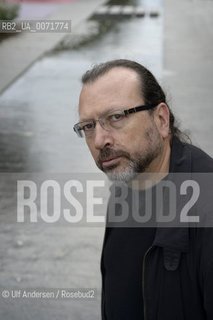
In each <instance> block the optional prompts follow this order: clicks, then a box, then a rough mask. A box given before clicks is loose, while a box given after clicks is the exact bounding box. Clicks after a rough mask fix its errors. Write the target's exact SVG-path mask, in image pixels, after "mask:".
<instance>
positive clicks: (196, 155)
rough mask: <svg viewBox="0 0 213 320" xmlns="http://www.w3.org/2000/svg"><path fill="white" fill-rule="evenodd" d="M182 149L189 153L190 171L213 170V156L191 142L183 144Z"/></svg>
mask: <svg viewBox="0 0 213 320" xmlns="http://www.w3.org/2000/svg"><path fill="white" fill-rule="evenodd" d="M184 149H188V151H190V153H191V169H192V172H213V158H211V157H210V155H208V154H207V153H206V152H204V151H203V150H201V149H200V148H198V147H196V146H194V145H191V144H184Z"/></svg>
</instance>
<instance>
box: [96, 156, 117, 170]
mask: <svg viewBox="0 0 213 320" xmlns="http://www.w3.org/2000/svg"><path fill="white" fill-rule="evenodd" d="M120 159H121V156H116V157H110V158H108V159H104V160H102V161H101V164H102V166H103V167H105V168H106V167H112V166H115V165H116V164H118V163H119V161H120Z"/></svg>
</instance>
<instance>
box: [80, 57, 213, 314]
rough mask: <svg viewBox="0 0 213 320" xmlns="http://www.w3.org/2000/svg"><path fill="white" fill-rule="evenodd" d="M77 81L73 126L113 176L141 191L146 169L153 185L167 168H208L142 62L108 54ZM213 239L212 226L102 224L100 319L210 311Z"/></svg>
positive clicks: (212, 162) (212, 167)
mask: <svg viewBox="0 0 213 320" xmlns="http://www.w3.org/2000/svg"><path fill="white" fill-rule="evenodd" d="M82 82H83V88H82V91H81V94H80V100H79V115H80V122H79V123H78V124H76V125H75V126H74V130H75V131H76V133H77V134H78V135H79V136H82V137H85V139H86V143H87V145H88V147H89V149H90V152H91V154H92V156H93V158H94V160H95V162H96V164H97V166H98V167H99V168H100V169H101V170H102V171H103V172H105V173H106V174H107V176H108V177H109V178H110V179H111V180H113V181H122V182H124V183H125V184H127V186H129V185H130V183H131V181H133V180H134V179H137V181H138V182H139V188H140V189H141V190H142V194H143V190H144V188H145V182H146V181H145V180H146V178H144V174H146V177H148V178H149V179H151V181H152V187H153V189H155V187H156V186H157V185H158V184H159V183H161V182H162V181H163V180H164V178H165V179H166V177H167V176H168V174H170V173H180V172H183V173H192V172H209V173H211V172H213V160H212V159H211V158H210V157H209V156H208V155H207V154H205V153H204V152H203V151H201V150H200V149H198V148H196V147H194V146H192V145H189V144H187V143H186V142H183V140H184V136H183V134H182V133H181V132H180V131H179V130H178V128H177V127H176V126H175V121H174V116H173V114H172V112H171V110H170V108H169V107H168V104H167V102H166V97H165V94H164V92H163V90H162V89H161V87H160V85H159V84H158V82H157V81H156V79H155V78H154V76H153V75H152V74H151V73H150V72H149V71H148V70H147V69H146V68H144V67H143V66H142V65H140V64H138V63H136V62H134V61H129V60H113V61H109V62H106V63H103V64H100V65H97V66H95V67H93V68H92V69H91V70H89V71H87V72H86V73H85V74H84V75H83V77H82ZM114 196H115V195H112V196H111V200H110V201H112V198H113V197H114ZM143 199H144V198H143ZM142 202H143V200H142ZM141 210H142V211H143V210H145V209H144V207H142V209H141ZM154 210H155V211H158V208H157V207H156V206H155V208H154ZM109 211H110V210H109ZM133 211H134V210H133ZM109 213H110V212H108V214H109ZM212 243H213V232H212V229H211V228H206V229H204V228H202V229H201V228H186V227H185V228H157V227H155V226H153V225H152V227H151V228H145V227H143V228H128V227H127V228H108V226H107V228H106V233H105V239H104V244H103V252H102V260H101V271H102V279H103V282H102V319H107V320H114V319H116V320H120V319H122V320H127V319H128V320H129V319H134V320H139V319H140V320H142V319H146V320H171V319H172V320H173V319H177V320H192V319H193V320H198V319H199V320H203V319H208V320H210V319H213V245H212Z"/></svg>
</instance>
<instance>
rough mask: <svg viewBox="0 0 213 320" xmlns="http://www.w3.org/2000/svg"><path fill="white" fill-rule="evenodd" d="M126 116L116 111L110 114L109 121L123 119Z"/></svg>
mask: <svg viewBox="0 0 213 320" xmlns="http://www.w3.org/2000/svg"><path fill="white" fill-rule="evenodd" d="M124 117H125V115H124V114H120V113H115V114H112V115H111V116H109V121H112V122H115V121H119V120H122V119H123V118H124Z"/></svg>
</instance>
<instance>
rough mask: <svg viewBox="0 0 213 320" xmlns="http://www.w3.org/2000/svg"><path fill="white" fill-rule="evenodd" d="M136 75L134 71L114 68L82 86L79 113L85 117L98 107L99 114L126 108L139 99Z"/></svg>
mask: <svg viewBox="0 0 213 320" xmlns="http://www.w3.org/2000/svg"><path fill="white" fill-rule="evenodd" d="M139 87H140V85H139V80H138V75H137V73H136V72H135V71H134V70H131V69H128V68H124V67H115V68H113V69H111V70H110V71H108V72H107V73H105V74H104V75H101V76H100V77H98V78H97V79H96V80H94V81H92V82H88V83H86V84H84V85H83V88H82V91H81V94H80V100H79V113H80V114H82V116H83V117H84V115H85V117H87V116H88V115H89V114H90V111H91V112H93V111H96V110H94V109H93V108H94V107H95V106H96V105H97V106H99V111H100V113H103V112H106V111H107V108H114V107H115V108H116V107H122V106H123V107H126V106H128V103H134V100H135V99H140V97H141V93H140V90H139Z"/></svg>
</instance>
